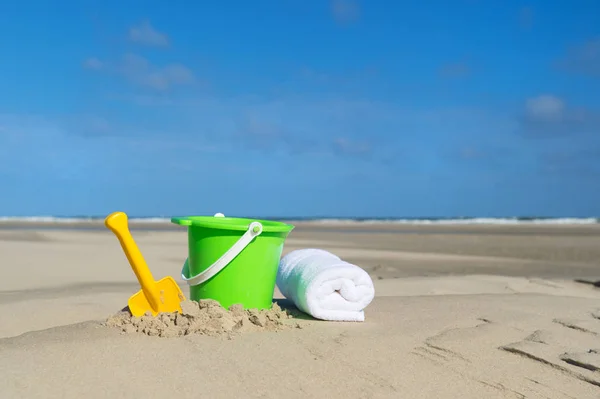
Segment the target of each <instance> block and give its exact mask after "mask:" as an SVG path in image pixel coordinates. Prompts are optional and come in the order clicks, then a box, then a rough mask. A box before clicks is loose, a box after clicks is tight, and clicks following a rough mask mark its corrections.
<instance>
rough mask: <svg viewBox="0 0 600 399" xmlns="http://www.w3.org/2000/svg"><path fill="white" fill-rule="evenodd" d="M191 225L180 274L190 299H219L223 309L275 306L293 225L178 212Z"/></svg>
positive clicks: (177, 220)
mask: <svg viewBox="0 0 600 399" xmlns="http://www.w3.org/2000/svg"><path fill="white" fill-rule="evenodd" d="M171 222H172V223H175V224H178V225H181V226H187V228H188V251H189V252H188V259H187V260H186V261H185V264H184V265H183V270H182V271H181V277H182V278H183V279H184V280H185V281H186V282H187V283H188V285H189V286H190V299H191V300H194V301H199V300H200V299H214V300H216V301H218V302H219V303H220V304H221V306H223V307H224V308H229V307H230V306H231V305H234V304H242V305H243V306H244V308H245V309H270V308H271V306H272V304H273V291H274V289H275V280H276V277H277V268H278V267H279V260H280V258H281V252H282V251H283V244H284V242H285V239H286V238H287V236H288V234H289V233H290V231H292V229H293V228H294V226H293V225H290V224H286V223H281V222H275V221H270V220H255V219H243V218H230V217H219V216H188V217H174V218H172V219H171Z"/></svg>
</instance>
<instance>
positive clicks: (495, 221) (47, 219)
mask: <svg viewBox="0 0 600 399" xmlns="http://www.w3.org/2000/svg"><path fill="white" fill-rule="evenodd" d="M259 219H269V220H281V221H287V222H296V223H298V222H305V223H316V224H338V225H339V224H409V225H473V224H475V225H477V224H479V225H481V224H491V225H532V224H533V225H567V224H598V223H600V219H598V218H528V217H524V218H519V217H513V218H414V219H413V218H354V219H353V218H279V217H266V218H262V217H261V218H259ZM103 220H104V217H93V216H91V217H56V216H0V223H11V224H12V223H36V224H61V223H62V224H78V223H101V222H103ZM129 220H130V222H132V223H149V224H150V223H151V224H167V223H171V219H170V218H165V217H131V218H130V219H129Z"/></svg>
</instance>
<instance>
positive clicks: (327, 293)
mask: <svg viewBox="0 0 600 399" xmlns="http://www.w3.org/2000/svg"><path fill="white" fill-rule="evenodd" d="M277 287H278V288H279V290H280V291H281V293H282V294H283V295H284V296H285V297H286V298H287V299H289V300H291V301H292V302H294V304H295V305H296V307H298V309H300V310H301V311H303V312H305V313H308V314H309V315H311V316H312V317H314V318H316V319H321V320H332V321H364V320H365V314H364V308H366V307H367V305H369V304H370V303H371V301H372V300H373V297H374V296H375V287H374V286H373V280H371V277H370V276H369V274H367V272H366V271H364V270H363V269H361V268H360V267H358V266H356V265H353V264H351V263H348V262H345V261H343V260H341V259H340V258H339V257H337V256H335V255H334V254H332V253H330V252H327V251H324V250H322V249H313V248H309V249H299V250H296V251H292V252H290V253H288V254H287V255H286V256H284V257H283V258H282V259H281V261H280V262H279V269H278V271H277Z"/></svg>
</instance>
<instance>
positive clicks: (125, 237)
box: [104, 212, 160, 310]
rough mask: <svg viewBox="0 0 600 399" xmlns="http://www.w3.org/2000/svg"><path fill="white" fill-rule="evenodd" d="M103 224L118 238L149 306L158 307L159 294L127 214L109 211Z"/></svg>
mask: <svg viewBox="0 0 600 399" xmlns="http://www.w3.org/2000/svg"><path fill="white" fill-rule="evenodd" d="M104 224H105V225H106V227H108V229H109V230H110V231H112V232H113V233H114V234H115V236H117V238H118V239H119V242H120V243H121V248H123V252H125V256H127V260H129V265H130V266H131V268H132V269H133V272H134V273H135V276H136V277H137V279H138V281H139V283H140V286H141V287H142V291H143V292H144V294H145V295H146V298H147V299H148V302H149V303H150V306H152V308H153V309H155V310H156V309H158V306H159V301H160V295H159V293H158V292H157V290H156V283H155V281H154V277H152V273H151V272H150V269H148V265H147V264H146V261H145V260H144V257H143V256H142V253H141V252H140V250H139V248H138V246H137V244H136V243H135V240H134V239H133V237H132V236H131V232H130V231H129V226H128V223H127V215H126V214H125V213H123V212H114V213H111V214H110V215H108V216H107V217H106V219H105V220H104Z"/></svg>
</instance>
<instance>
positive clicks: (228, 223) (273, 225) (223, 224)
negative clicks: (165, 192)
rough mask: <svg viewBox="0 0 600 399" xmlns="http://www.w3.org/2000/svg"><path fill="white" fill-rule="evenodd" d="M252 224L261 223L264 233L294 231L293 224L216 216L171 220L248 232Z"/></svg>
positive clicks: (173, 218)
mask: <svg viewBox="0 0 600 399" xmlns="http://www.w3.org/2000/svg"><path fill="white" fill-rule="evenodd" d="M252 222H259V223H260V224H262V226H263V229H262V230H263V231H264V232H271V233H289V232H290V231H292V230H293V229H294V227H295V226H294V225H293V224H289V223H283V222H277V221H275V220H263V219H250V218H236V217H225V216H223V217H215V216H177V217H172V218H171V223H174V224H178V225H180V226H188V227H206V228H211V229H221V230H237V231H245V230H248V226H249V225H250V223H252Z"/></svg>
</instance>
